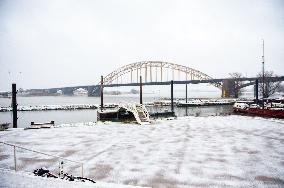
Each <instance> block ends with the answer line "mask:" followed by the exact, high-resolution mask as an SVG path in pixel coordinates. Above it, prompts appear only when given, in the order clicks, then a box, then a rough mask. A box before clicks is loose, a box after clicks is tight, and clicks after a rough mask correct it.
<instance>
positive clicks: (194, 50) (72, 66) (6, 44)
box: [0, 0, 284, 90]
mask: <svg viewBox="0 0 284 188" xmlns="http://www.w3.org/2000/svg"><path fill="white" fill-rule="evenodd" d="M262 38H263V39H264V40H265V57H266V68H267V69H269V70H273V71H274V72H275V73H276V74H278V75H284V1H283V0H278V1H277V0H266V1H264V0H250V1H247V0H239V1H234V0H230V1H227V0H223V1H222V0H219V1H214V0H208V1H205V0H191V1H190V0H185V1H180V0H171V1H170V0H156V1H154V0H140V1H138V0H101V1H96V0H89V1H87V0H77V1H73V0H41V1H40V0H25V1H24V0H19V1H17V0H0V65H1V66H0V90H10V87H11V85H10V84H11V82H12V81H16V82H17V83H18V85H19V87H23V88H48V87H58V86H73V85H89V84H97V83H98V81H99V79H100V75H106V74H108V73H110V72H111V71H113V70H115V69H116V68H119V67H120V66H122V65H126V64H129V63H134V62H138V61H144V60H160V61H168V62H173V63H177V64H181V65H185V66H188V67H191V68H195V69H198V70H200V71H201V72H204V73H206V74H208V75H210V76H212V77H214V78H222V77H227V76H228V73H230V72H235V71H238V72H242V73H243V74H244V75H247V76H255V75H256V74H257V72H259V71H260V70H261V55H262V46H261V44H262V41H261V39H262ZM9 71H10V74H9Z"/></svg>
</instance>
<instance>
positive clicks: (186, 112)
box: [185, 84, 188, 116]
mask: <svg viewBox="0 0 284 188" xmlns="http://www.w3.org/2000/svg"><path fill="white" fill-rule="evenodd" d="M185 103H187V84H185ZM187 115H188V114H187V105H186V107H185V116H187Z"/></svg>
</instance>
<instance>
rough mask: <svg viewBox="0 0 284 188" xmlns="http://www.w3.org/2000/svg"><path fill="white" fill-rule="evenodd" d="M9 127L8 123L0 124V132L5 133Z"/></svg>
mask: <svg viewBox="0 0 284 188" xmlns="http://www.w3.org/2000/svg"><path fill="white" fill-rule="evenodd" d="M9 126H10V123H0V131H5V130H6V129H8V128H9Z"/></svg>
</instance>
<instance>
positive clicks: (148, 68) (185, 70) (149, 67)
mask: <svg viewBox="0 0 284 188" xmlns="http://www.w3.org/2000/svg"><path fill="white" fill-rule="evenodd" d="M140 76H142V79H143V80H142V82H143V83H148V84H147V85H159V84H157V83H161V82H169V81H170V80H175V81H188V80H212V79H213V78H212V77H210V76H208V75H207V74H205V73H202V72H201V71H199V70H196V69H193V68H190V67H186V66H183V65H178V64H174V63H169V62H162V61H141V62H137V63H131V64H128V65H125V66H122V67H120V68H118V69H116V70H115V71H113V72H111V73H109V74H108V75H107V76H105V77H104V79H103V84H104V86H107V85H120V84H126V83H128V84H133V83H139V82H140ZM150 83H152V84H150ZM155 83H156V84H155ZM99 84H100V82H99V83H98V85H99ZM211 84H212V85H213V86H215V87H217V88H219V89H222V83H221V82H212V83H211Z"/></svg>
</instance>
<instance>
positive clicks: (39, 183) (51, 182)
mask: <svg viewBox="0 0 284 188" xmlns="http://www.w3.org/2000/svg"><path fill="white" fill-rule="evenodd" d="M0 187H5V188H14V187H17V188H39V187H52V188H66V187H68V188H78V187H81V188H114V187H115V188H139V187H137V186H135V187H134V186H130V185H119V184H113V183H104V182H96V183H95V184H94V183H91V182H71V181H66V180H61V179H55V178H46V177H38V176H34V175H33V174H28V173H19V172H13V171H10V170H5V169H0ZM143 188H145V187H143Z"/></svg>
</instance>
